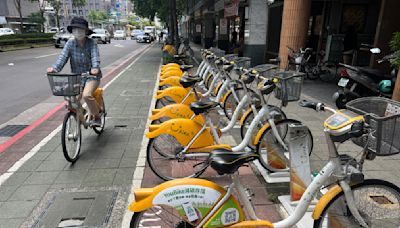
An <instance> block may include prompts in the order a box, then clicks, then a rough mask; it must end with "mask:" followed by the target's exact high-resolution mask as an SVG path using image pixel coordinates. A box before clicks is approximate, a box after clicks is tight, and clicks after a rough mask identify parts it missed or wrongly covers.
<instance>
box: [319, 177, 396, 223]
mask: <svg viewBox="0 0 400 228" xmlns="http://www.w3.org/2000/svg"><path fill="white" fill-rule="evenodd" d="M351 193H352V194H353V196H354V201H355V206H356V207H357V209H358V211H359V213H360V215H361V216H362V217H363V219H364V221H365V222H366V223H367V224H368V227H379V228H380V227H385V228H398V227H400V206H399V205H400V189H399V187H397V186H395V185H394V184H392V183H390V182H387V181H383V180H375V179H371V180H365V181H364V182H363V183H361V184H358V185H354V186H351ZM322 227H346V228H352V227H354V228H356V227H357V228H359V227H361V226H360V224H358V222H357V220H356V219H355V218H354V217H353V215H352V214H351V212H350V209H349V208H348V206H347V204H346V199H345V196H344V193H343V192H341V193H339V195H337V196H336V197H334V198H333V199H332V200H331V201H330V202H329V203H328V205H327V206H326V207H325V209H324V211H323V212H322V214H321V217H320V218H319V219H317V220H315V221H314V228H322Z"/></svg>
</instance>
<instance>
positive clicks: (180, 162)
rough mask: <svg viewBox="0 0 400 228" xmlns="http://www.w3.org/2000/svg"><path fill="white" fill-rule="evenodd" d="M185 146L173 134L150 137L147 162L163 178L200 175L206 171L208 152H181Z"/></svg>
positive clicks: (171, 178) (170, 178)
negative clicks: (180, 153) (180, 154)
mask: <svg viewBox="0 0 400 228" xmlns="http://www.w3.org/2000/svg"><path fill="white" fill-rule="evenodd" d="M182 150H183V146H182V145H181V144H180V143H179V142H178V141H177V140H176V139H175V138H174V137H173V136H171V135H167V134H163V135H159V136H157V137H156V138H153V139H150V141H149V144H148V145H147V162H148V164H149V166H150V168H151V170H152V171H153V172H154V173H155V174H156V175H157V176H158V177H160V178H161V179H163V180H173V179H178V178H185V177H198V176H200V175H201V174H202V173H203V172H204V170H205V169H204V165H205V161H206V160H207V158H208V155H209V154H208V153H196V154H193V153H183V154H182V156H181V157H179V155H178V154H179V152H180V151H182Z"/></svg>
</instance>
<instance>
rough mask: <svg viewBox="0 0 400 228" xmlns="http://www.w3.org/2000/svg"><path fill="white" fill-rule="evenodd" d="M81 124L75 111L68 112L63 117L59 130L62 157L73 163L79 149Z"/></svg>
mask: <svg viewBox="0 0 400 228" xmlns="http://www.w3.org/2000/svg"><path fill="white" fill-rule="evenodd" d="M81 139H82V134H81V124H80V121H79V118H78V117H77V116H76V113H75V112H68V113H67V114H66V115H65V117H64V122H63V125H62V131H61V143H62V149H63V153H64V157H65V159H66V160H67V161H69V162H71V163H74V162H76V160H77V159H78V157H79V152H80V150H81Z"/></svg>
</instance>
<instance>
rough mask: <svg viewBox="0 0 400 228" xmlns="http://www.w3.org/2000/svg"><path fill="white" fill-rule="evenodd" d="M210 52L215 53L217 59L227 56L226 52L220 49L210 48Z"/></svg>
mask: <svg viewBox="0 0 400 228" xmlns="http://www.w3.org/2000/svg"><path fill="white" fill-rule="evenodd" d="M210 51H211V52H212V53H214V55H216V56H217V57H222V56H224V55H225V51H224V50H221V49H219V48H215V47H211V48H210Z"/></svg>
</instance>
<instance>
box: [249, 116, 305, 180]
mask: <svg viewBox="0 0 400 228" xmlns="http://www.w3.org/2000/svg"><path fill="white" fill-rule="evenodd" d="M293 123H299V121H297V120H292V119H284V120H281V121H277V122H276V123H275V126H276V130H277V132H278V133H279V137H280V138H281V139H282V141H283V142H284V143H285V144H286V145H288V143H287V142H288V140H289V139H288V138H287V137H286V136H287V135H288V127H289V124H293ZM306 140H307V144H308V155H309V156H310V155H311V152H312V149H313V137H312V133H311V131H310V130H308V134H307V138H306ZM256 151H257V153H258V155H259V161H260V163H261V165H262V166H263V167H264V168H265V169H267V170H268V171H269V172H281V171H285V170H287V169H288V168H289V164H287V163H288V161H289V159H290V158H289V159H287V158H285V153H286V152H288V151H286V150H285V149H284V147H283V146H282V145H281V144H280V143H279V141H278V139H277V138H276V136H275V134H274V133H273V130H272V128H271V127H270V126H269V127H268V128H267V129H266V130H265V131H264V133H263V134H262V135H261V138H260V141H259V142H258V144H257V145H256Z"/></svg>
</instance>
